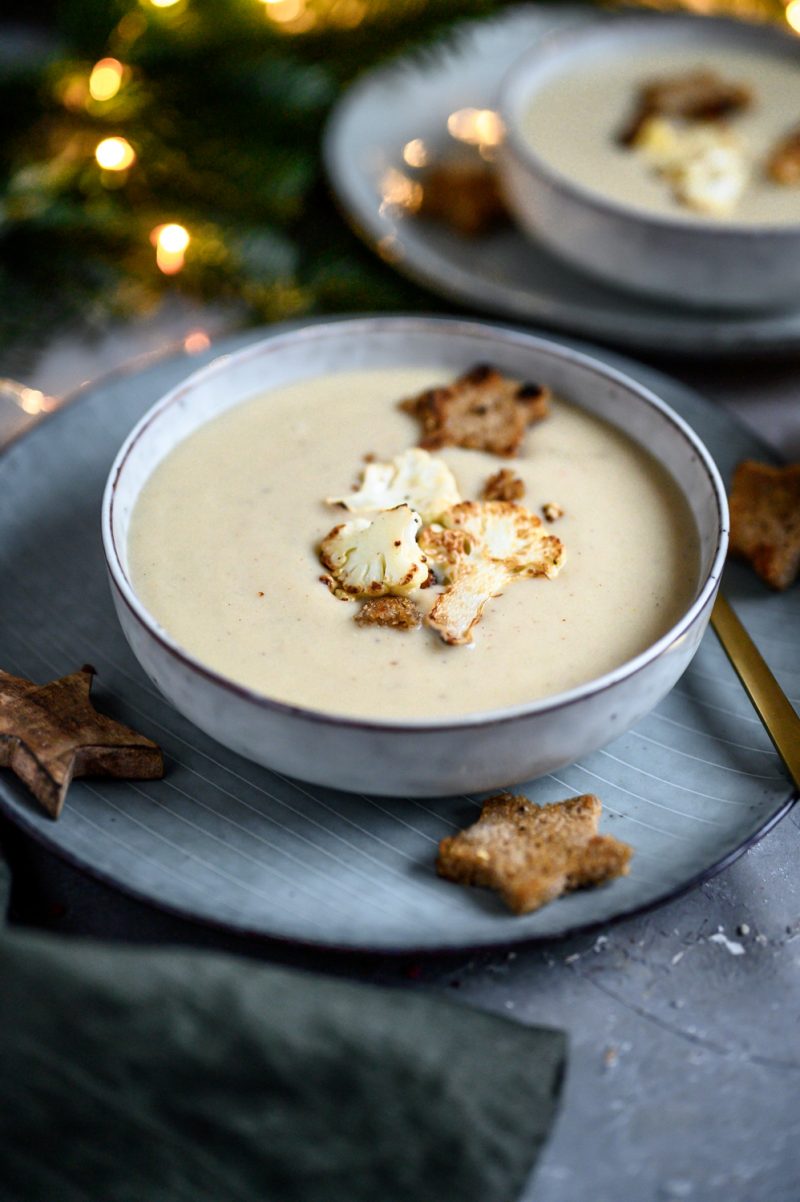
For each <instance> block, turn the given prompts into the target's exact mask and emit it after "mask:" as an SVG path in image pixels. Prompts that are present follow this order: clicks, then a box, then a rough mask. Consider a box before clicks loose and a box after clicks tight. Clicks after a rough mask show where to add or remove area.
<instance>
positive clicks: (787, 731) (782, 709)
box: [711, 593, 800, 789]
mask: <svg viewBox="0 0 800 1202" xmlns="http://www.w3.org/2000/svg"><path fill="white" fill-rule="evenodd" d="M711 625H712V626H713V627H714V631H715V633H716V636H717V638H718V639H719V641H720V642H721V643H722V649H723V651H724V652H725V654H726V655H727V657H728V659H729V660H730V661H731V663H732V664H733V669H734V671H735V672H736V675H737V676H738V677H739V679H740V680H741V682H742V684H743V685H744V687H745V692H746V693H747V696H748V697H749V698H750V700H751V701H752V703H753V705H754V706H755V709H756V713H757V714H758V716H759V718H760V719H761V721H762V722H763V723H764V727H765V729H766V732H767V734H768V735H769V737H770V738H771V739H772V742H773V743H774V744H775V750H776V751H777V753H778V755H779V756H780V757H781V759H782V760H783V762H784V764H785V765H786V767H787V769H788V770H789V775H790V776H791V778H792V780H793V781H794V783H795V785H796V786H797V788H798V789H800V718H798V716H797V714H796V713H795V712H794V709H793V707H792V703H791V701H790V700H789V698H788V697H787V696H786V694H785V693H784V691H783V689H782V688H781V686H780V685H779V684H778V682H777V680H776V679H775V677H774V676H773V675H772V672H771V671H770V670H769V668H768V667H767V665H766V663H765V662H764V660H763V658H762V656H761V652H760V651H759V650H758V648H757V647H756V645H755V643H754V642H753V640H752V639H751V638H750V635H749V634H748V633H747V631H746V630H745V628H744V626H742V623H741V622H740V621H739V619H738V618H737V616H736V614H735V613H734V612H733V610H732V609H731V607H730V605H729V604H728V602H727V601H726V600H725V598H724V597H723V596H722V594H721V593H719V594H718V595H717V600H716V602H715V603H714V609H713V611H712V613H711Z"/></svg>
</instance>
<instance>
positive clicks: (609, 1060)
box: [603, 1048, 619, 1068]
mask: <svg viewBox="0 0 800 1202" xmlns="http://www.w3.org/2000/svg"><path fill="white" fill-rule="evenodd" d="M618 1060H619V1052H618V1051H617V1049H616V1048H606V1050H605V1052H604V1053H603V1064H604V1065H605V1066H606V1068H614V1066H615V1065H616V1063H617V1061H618Z"/></svg>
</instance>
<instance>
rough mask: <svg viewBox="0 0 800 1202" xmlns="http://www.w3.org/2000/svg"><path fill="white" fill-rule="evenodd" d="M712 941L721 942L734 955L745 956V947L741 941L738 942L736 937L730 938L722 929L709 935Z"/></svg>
mask: <svg viewBox="0 0 800 1202" xmlns="http://www.w3.org/2000/svg"><path fill="white" fill-rule="evenodd" d="M708 938H709V942H710V943H719V944H721V946H722V947H724V948H725V950H726V951H729V952H730V954H731V955H732V956H743V955H744V948H743V947H742V945H741V943H737V942H736V940H735V939H729V938H728V936H727V935H725V934H724V933H723V932H722V931H717V933H716V934H715V935H709V937H708Z"/></svg>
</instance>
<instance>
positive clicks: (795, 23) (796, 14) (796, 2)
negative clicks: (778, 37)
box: [786, 0, 800, 33]
mask: <svg viewBox="0 0 800 1202" xmlns="http://www.w3.org/2000/svg"><path fill="white" fill-rule="evenodd" d="M786 20H787V21H788V23H789V24H790V25H791V27H792V29H793V30H794V31H795V33H800V0H791V2H790V3H789V4H787V6H786Z"/></svg>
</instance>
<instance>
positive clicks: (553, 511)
mask: <svg viewBox="0 0 800 1202" xmlns="http://www.w3.org/2000/svg"><path fill="white" fill-rule="evenodd" d="M542 513H543V514H544V519H545V521H546V522H555V521H557V520H558V519H559V518H563V516H564V510H563V509H562V508H561V506H560V505H559V504H558V502H557V501H548V502H547V503H546V504H545V505H543V506H542Z"/></svg>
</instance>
